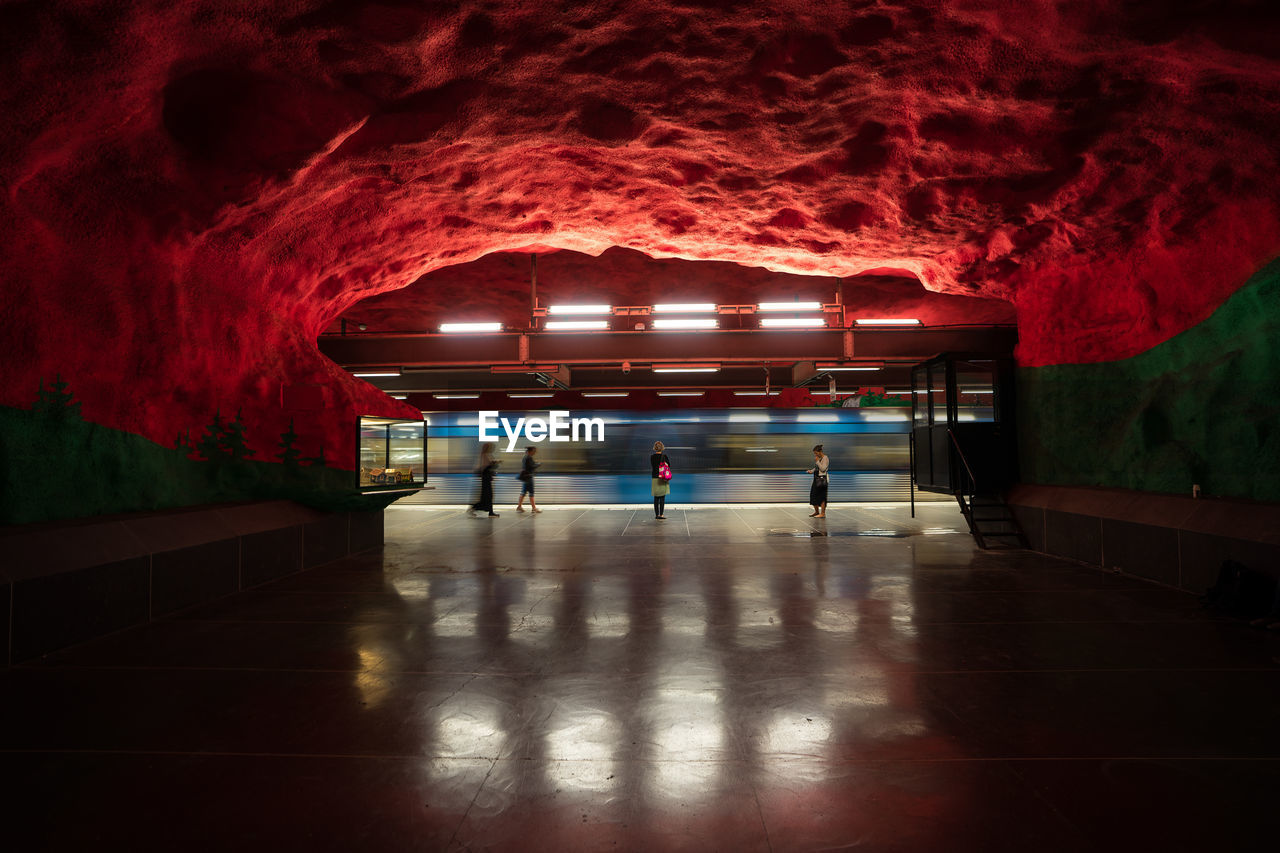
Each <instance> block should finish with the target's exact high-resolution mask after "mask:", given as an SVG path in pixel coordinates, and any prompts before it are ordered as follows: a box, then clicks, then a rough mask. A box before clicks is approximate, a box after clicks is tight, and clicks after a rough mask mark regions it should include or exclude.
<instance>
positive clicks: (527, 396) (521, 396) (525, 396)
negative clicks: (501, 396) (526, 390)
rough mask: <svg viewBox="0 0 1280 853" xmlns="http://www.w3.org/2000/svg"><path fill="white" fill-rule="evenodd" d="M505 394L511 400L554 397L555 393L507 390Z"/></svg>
mask: <svg viewBox="0 0 1280 853" xmlns="http://www.w3.org/2000/svg"><path fill="white" fill-rule="evenodd" d="M507 396H508V397H510V398H511V399H513V400H536V399H539V398H542V397H554V396H555V394H512V393H511V392H509V391H508V392H507Z"/></svg>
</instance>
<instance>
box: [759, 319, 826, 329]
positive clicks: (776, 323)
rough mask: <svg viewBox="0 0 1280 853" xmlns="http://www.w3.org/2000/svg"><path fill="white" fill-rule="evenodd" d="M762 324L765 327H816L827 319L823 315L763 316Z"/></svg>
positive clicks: (823, 323) (823, 324) (822, 324)
mask: <svg viewBox="0 0 1280 853" xmlns="http://www.w3.org/2000/svg"><path fill="white" fill-rule="evenodd" d="M760 325H761V327H763V328H765V329H816V328H817V327H819V326H825V325H827V321H826V320H824V319H822V318H821V317H761V318H760Z"/></svg>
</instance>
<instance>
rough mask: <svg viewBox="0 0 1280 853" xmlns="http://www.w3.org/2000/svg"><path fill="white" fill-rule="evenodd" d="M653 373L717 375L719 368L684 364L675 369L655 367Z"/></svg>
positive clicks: (708, 365)
mask: <svg viewBox="0 0 1280 853" xmlns="http://www.w3.org/2000/svg"><path fill="white" fill-rule="evenodd" d="M653 372H654V373H719V372H720V368H719V367H716V366H714V365H710V364H685V365H680V366H675V367H655V368H653Z"/></svg>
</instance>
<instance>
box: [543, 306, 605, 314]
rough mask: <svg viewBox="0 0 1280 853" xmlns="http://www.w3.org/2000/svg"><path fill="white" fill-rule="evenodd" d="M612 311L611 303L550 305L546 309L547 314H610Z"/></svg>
mask: <svg viewBox="0 0 1280 853" xmlns="http://www.w3.org/2000/svg"><path fill="white" fill-rule="evenodd" d="M612 312H613V306H612V305H552V306H551V307H550V308H548V309H547V313H548V314H559V315H561V316H564V315H568V314H610V313H612Z"/></svg>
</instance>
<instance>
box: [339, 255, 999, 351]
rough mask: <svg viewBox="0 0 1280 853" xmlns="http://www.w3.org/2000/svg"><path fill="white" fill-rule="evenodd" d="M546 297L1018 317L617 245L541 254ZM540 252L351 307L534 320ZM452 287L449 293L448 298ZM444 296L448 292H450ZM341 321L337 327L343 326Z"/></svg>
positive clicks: (391, 316) (970, 319)
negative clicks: (822, 305) (533, 258)
mask: <svg viewBox="0 0 1280 853" xmlns="http://www.w3.org/2000/svg"><path fill="white" fill-rule="evenodd" d="M537 275H538V290H537V292H538V303H539V304H540V305H542V306H548V305H555V304H599V303H604V304H612V305H619V306H621V305H656V304H659V303H662V302H710V303H716V304H720V305H749V304H752V303H755V302H758V301H772V302H788V301H792V300H796V301H806V302H814V301H817V302H826V303H829V302H833V301H834V300H835V299H836V294H837V293H839V296H840V300H841V301H842V302H843V303H844V304H845V306H846V313H847V314H848V315H849V317H850V318H856V317H914V318H917V319H919V320H920V321H921V322H923V323H925V324H926V325H929V326H941V325H986V324H993V323H1013V322H1014V321H1015V316H1014V308H1013V306H1012V305H1011V304H1010V303H1008V302H1006V301H1004V300H1002V299H984V298H981V297H977V296H957V295H953V294H947V293H933V292H931V291H929V290H926V289H925V288H924V286H923V285H922V284H921V283H920V281H919V280H918V279H916V278H913V277H904V276H892V275H864V276H857V277H855V278H849V279H838V278H831V277H828V276H814V275H791V274H789V273H777V272H771V271H770V270H766V269H764V268H762V267H743V266H739V265H738V264H733V263H726V262H720V261H684V260H678V259H674V258H666V259H655V258H651V257H649V256H648V255H645V254H642V253H640V252H636V251H633V250H630V249H619V248H613V249H609V250H607V251H605V252H604V253H602V254H601V255H599V256H598V257H593V256H591V255H584V254H582V253H580V252H568V251H561V252H553V253H549V254H548V253H539V254H538V260H537ZM531 278H532V264H531V263H530V256H529V255H528V254H525V253H518V252H498V253H494V254H492V255H486V256H485V257H483V258H481V259H480V260H478V261H473V262H471V263H469V264H458V265H456V266H451V267H445V268H443V269H439V270H436V271H434V272H430V273H428V274H427V275H424V276H423V277H422V278H420V279H419V280H418V281H415V282H414V283H413V284H411V285H409V286H408V287H404V288H401V289H400V290H391V291H387V292H386V293H380V294H378V295H377V296H371V297H369V298H368V299H365V300H363V301H362V302H360V303H358V304H356V305H354V306H352V308H351V309H350V310H348V311H346V312H345V313H344V314H343V319H345V320H347V322H348V326H347V328H348V330H349V331H351V324H352V323H356V324H362V325H364V326H366V327H367V331H369V332H434V331H436V328H437V325H438V324H439V323H440V322H441V321H449V320H452V321H470V322H476V321H491V322H492V321H501V322H502V323H503V324H505V325H506V326H508V327H510V328H516V329H522V328H525V327H526V326H527V325H528V323H529V309H530V295H531V288H530V280H531ZM446 294H447V296H445V295H446ZM442 297H443V298H442ZM340 330H341V325H340V324H338V323H334V324H332V325H331V326H330V328H329V331H330V332H335V331H340Z"/></svg>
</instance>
